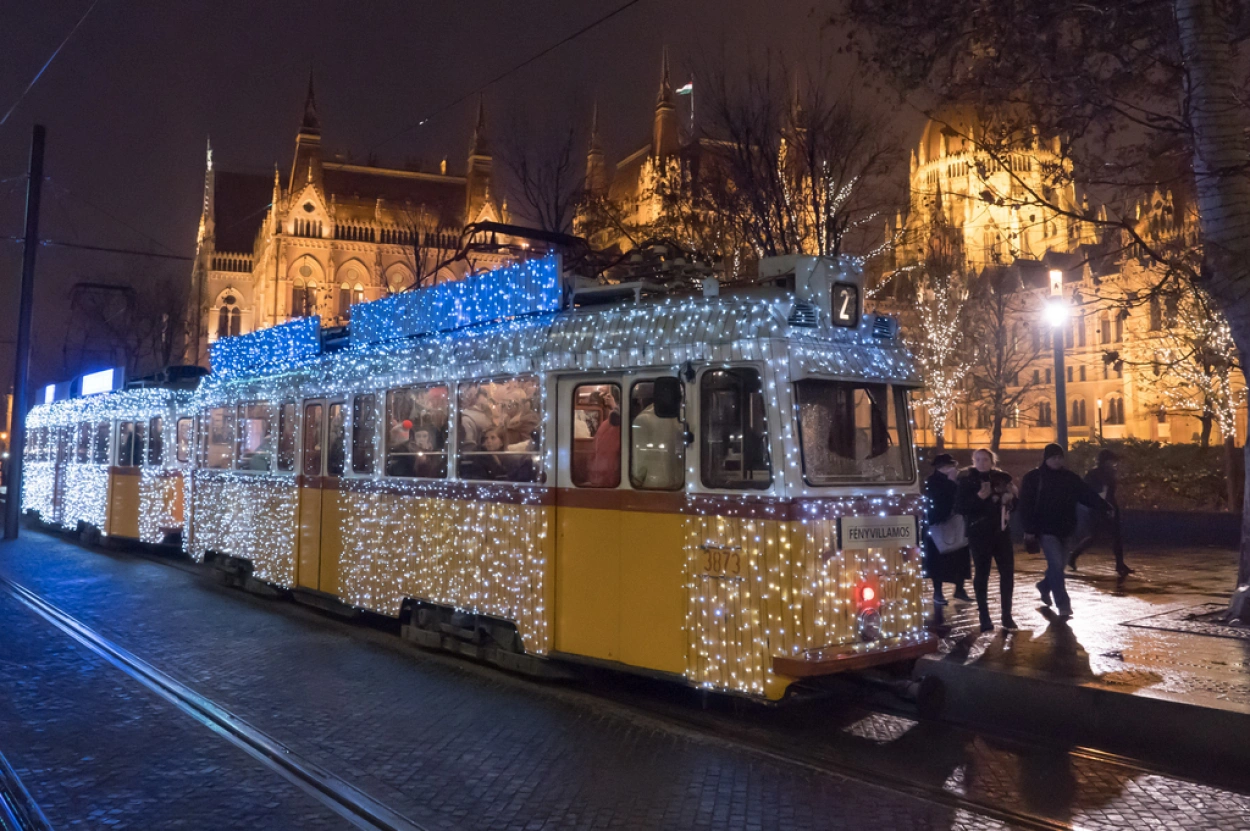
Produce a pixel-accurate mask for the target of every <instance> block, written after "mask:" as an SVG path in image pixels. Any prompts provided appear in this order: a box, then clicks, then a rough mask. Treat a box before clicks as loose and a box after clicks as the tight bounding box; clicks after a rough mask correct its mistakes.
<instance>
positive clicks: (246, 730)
mask: <svg viewBox="0 0 1250 831" xmlns="http://www.w3.org/2000/svg"><path fill="white" fill-rule="evenodd" d="M0 588H3V589H4V590H5V591H6V592H7V593H8V594H9V595H10V596H11V597H13V598H14V599H16V600H17V601H18V602H19V603H21V604H22V605H23V606H25V607H26V608H27V609H29V610H30V611H31V612H33V613H34V614H35V615H37V616H38V617H41V618H43V619H44V620H45V621H47V622H48V623H50V624H51V625H52V626H54V627H55V628H57V629H59V630H60V631H61V632H63V633H65V634H66V635H68V636H69V637H70V638H71V639H72V640H74V641H76V642H77V643H78V644H80V645H81V646H83V647H85V648H86V649H88V650H89V651H91V652H93V653H95V654H96V655H98V656H99V657H101V658H103V659H104V660H105V661H107V662H108V663H109V664H111V665H112V666H113V667H115V668H116V669H118V670H120V671H121V672H122V673H124V674H125V675H127V676H129V677H130V678H132V679H133V680H135V681H137V682H138V683H139V684H141V685H142V686H144V687H145V688H147V689H148V690H150V691H151V692H153V693H155V694H156V695H157V696H159V697H160V698H163V699H164V700H166V701H168V702H169V703H171V704H173V705H174V706H175V707H177V708H178V709H180V710H182V711H183V712H184V713H186V714H187V715H190V716H191V717H192V718H194V719H195V720H196V721H198V722H200V723H201V724H202V725H204V726H205V727H207V728H208V729H210V730H212V731H213V732H214V733H216V734H217V735H219V736H220V737H222V738H223V739H225V740H226V741H228V742H230V743H231V744H234V745H235V746H236V747H238V748H239V749H241V750H243V751H244V752H245V753H247V754H248V755H249V756H251V757H252V758H254V759H256V760H257V761H259V762H260V763H261V764H263V765H264V766H266V767H267V768H269V769H270V770H272V771H274V772H275V773H277V774H278V775H279V776H281V777H282V778H284V779H286V780H287V781H288V782H290V783H291V784H293V785H295V786H296V787H297V788H299V789H300V790H302V791H303V792H304V793H306V794H308V795H309V796H311V797H312V798H313V799H315V800H316V801H318V802H320V803H322V804H323V805H325V806H326V807H327V808H329V809H330V810H331V811H333V812H334V813H335V814H338V815H339V816H341V817H343V818H344V819H346V820H348V821H349V822H351V823H352V824H353V825H355V826H356V827H357V828H361V829H368V831H428V829H427V828H426V827H425V826H423V825H421V824H419V823H417V822H415V821H414V820H412V819H410V818H409V817H406V816H404V815H403V814H401V813H399V812H398V811H395V810H394V809H392V808H390V807H389V806H387V805H385V804H383V803H381V802H379V801H378V800H376V799H374V798H373V797H371V796H369V795H368V794H366V793H365V792H364V791H361V790H360V789H359V788H356V787H355V786H353V785H352V784H350V783H349V782H347V781H345V780H343V779H341V778H340V777H338V776H336V775H335V774H333V773H331V772H330V771H327V770H326V769H324V768H322V767H321V766H320V765H317V764H316V763H314V762H312V761H310V760H308V759H306V758H304V757H303V756H301V755H300V754H298V753H296V752H295V751H293V750H292V749H291V748H289V747H287V746H286V745H284V744H283V743H282V742H280V741H278V740H277V739H275V738H273V737H272V736H269V735H268V734H266V733H264V732H262V731H261V730H258V729H257V728H255V727H253V726H252V725H250V724H248V723H247V722H245V721H243V720H242V719H240V718H239V717H238V716H236V715H234V714H233V713H231V712H230V711H229V710H227V709H225V708H224V707H222V706H220V705H219V704H217V703H215V702H213V701H211V700H209V699H208V698H205V697H204V696H202V695H200V694H199V693H197V692H195V691H194V690H192V689H191V688H190V687H187V686H186V685H185V684H182V683H181V682H179V681H177V680H175V679H174V678H172V677H170V676H169V675H167V674H165V673H164V672H161V671H160V670H158V669H156V668H155V667H153V666H152V665H151V664H149V663H148V662H146V661H144V660H143V659H142V658H139V657H138V656H136V655H134V654H133V653H131V652H130V651H128V650H126V649H124V648H123V647H121V646H119V645H117V644H115V643H113V642H112V641H110V640H109V639H107V638H105V637H104V636H103V635H101V634H99V633H98V632H96V631H95V630H93V629H91V628H90V627H88V626H86V625H85V624H83V623H82V622H80V621H78V620H77V619H76V618H74V617H73V616H72V615H70V614H68V613H67V612H65V611H63V610H61V609H60V608H58V607H57V606H55V605H53V604H52V603H50V602H48V601H47V600H45V599H44V598H43V597H41V596H39V595H38V594H36V593H35V592H33V591H31V590H30V589H27V588H26V587H25V586H22V585H20V584H18V583H15V582H13V581H12V580H9V579H8V578H5V577H0ZM9 773H11V768H9V767H8V765H7V764H5V765H3V768H2V769H0V791H3V795H4V799H3V800H0V801H2V802H3V805H0V820H3V821H7V818H6V815H7V812H8V810H9V808H10V802H9V794H10V790H9V788H8V785H9V782H8V774H9ZM13 779H14V780H16V777H13ZM19 787H20V783H19ZM22 792H23V793H24V789H23V791H22ZM26 799H27V800H28V801H29V804H30V805H34V802H33V800H29V795H27V796H26ZM15 802H17V800H15ZM17 807H21V805H20V804H19V805H18V806H17ZM36 810H37V808H36ZM38 816H39V817H42V814H39V815H38ZM21 817H22V814H17V813H15V815H14V820H13V821H14V823H18V822H19V820H20V818H21ZM43 823H44V825H43V826H40V825H37V824H27V825H21V824H15V825H14V828H15V831H44V829H48V831H50V826H48V825H47V820H46V819H44V820H43ZM6 831H7V829H6Z"/></svg>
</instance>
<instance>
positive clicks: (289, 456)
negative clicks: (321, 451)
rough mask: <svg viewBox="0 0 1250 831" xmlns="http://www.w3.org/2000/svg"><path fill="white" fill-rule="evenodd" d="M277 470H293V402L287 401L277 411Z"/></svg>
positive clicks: (288, 471)
mask: <svg viewBox="0 0 1250 831" xmlns="http://www.w3.org/2000/svg"><path fill="white" fill-rule="evenodd" d="M278 470H279V471H281V472H283V473H290V472H291V471H293V470H295V402H294V401H287V402H285V403H284V404H283V405H282V409H281V410H279V411H278Z"/></svg>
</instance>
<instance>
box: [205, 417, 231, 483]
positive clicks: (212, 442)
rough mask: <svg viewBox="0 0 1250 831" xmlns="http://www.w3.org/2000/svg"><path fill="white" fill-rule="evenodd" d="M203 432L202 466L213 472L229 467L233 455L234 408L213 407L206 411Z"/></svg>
mask: <svg viewBox="0 0 1250 831" xmlns="http://www.w3.org/2000/svg"><path fill="white" fill-rule="evenodd" d="M207 420H208V424H207V425H206V427H207V429H206V430H205V434H204V437H205V443H204V465H205V466H206V467H209V468H213V469H215V470H225V469H226V468H228V467H230V459H231V457H232V456H233V455H234V408H233V407H214V408H213V409H211V410H209V411H208V419H207Z"/></svg>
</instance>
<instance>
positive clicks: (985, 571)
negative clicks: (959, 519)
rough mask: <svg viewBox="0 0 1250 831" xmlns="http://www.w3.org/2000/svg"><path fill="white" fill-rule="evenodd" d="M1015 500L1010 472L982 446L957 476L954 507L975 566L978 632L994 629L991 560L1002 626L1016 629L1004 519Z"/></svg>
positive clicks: (1012, 556)
mask: <svg viewBox="0 0 1250 831" xmlns="http://www.w3.org/2000/svg"><path fill="white" fill-rule="evenodd" d="M1015 500H1016V487H1015V485H1014V484H1013V483H1012V481H1011V474H1010V473H1007V472H1006V471H1003V470H999V469H998V468H996V467H994V453H993V451H991V450H988V449H987V448H984V447H983V448H981V449H980V450H977V451H976V452H975V453H973V454H972V467H970V468H968V469H967V470H965V471H964V472H963V474H962V475H961V476H960V477H959V493H958V495H957V496H956V498H955V510H956V511H958V512H959V513H961V514H963V516H964V522H965V523H966V526H967V532H968V547H969V548H970V549H971V550H972V565H973V568H974V569H975V571H974V576H973V578H972V588H973V590H974V592H975V593H976V596H977V610H978V611H979V612H980V617H981V631H982V632H990V631H993V629H994V622H993V619H992V618H991V617H990V609H989V583H990V563H991V561H992V562H993V563H994V564H995V565H997V566H998V587H999V603H1000V604H1001V605H1002V610H1003V616H1002V621H1003V629H1005V630H1006V631H1008V632H1015V631H1016V630H1017V629H1019V627H1018V626H1016V622H1015V620H1013V619H1012V617H1011V595H1012V592H1013V591H1015V585H1016V584H1015V561H1016V555H1015V549H1014V548H1013V547H1012V544H1011V531H1010V530H1008V525H1007V520H1008V518H1009V517H1010V515H1011V511H1012V508H1013V507H1014V504H1015Z"/></svg>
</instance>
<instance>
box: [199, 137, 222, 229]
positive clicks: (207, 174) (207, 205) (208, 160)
mask: <svg viewBox="0 0 1250 831" xmlns="http://www.w3.org/2000/svg"><path fill="white" fill-rule="evenodd" d="M204 156H205V162H204V205H203V207H202V208H201V210H200V230H199V233H198V234H197V241H198V242H199V243H201V244H202V243H203V242H204V240H206V239H208V238H209V237H211V236H212V235H213V217H214V215H215V214H216V212H217V209H216V205H215V201H216V190H217V185H216V181H215V174H214V173H213V140H212V139H211V138H209V139H208V140H207V144H206V149H205V153H204Z"/></svg>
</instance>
